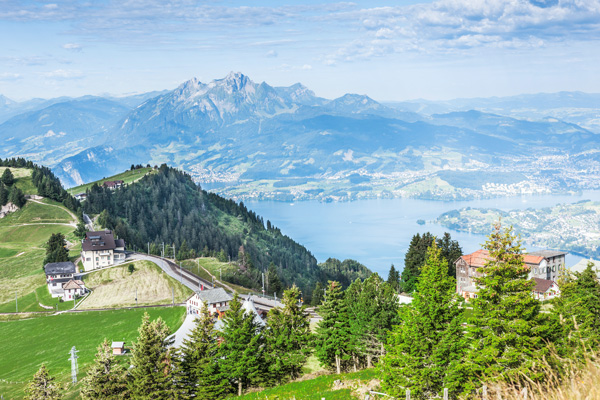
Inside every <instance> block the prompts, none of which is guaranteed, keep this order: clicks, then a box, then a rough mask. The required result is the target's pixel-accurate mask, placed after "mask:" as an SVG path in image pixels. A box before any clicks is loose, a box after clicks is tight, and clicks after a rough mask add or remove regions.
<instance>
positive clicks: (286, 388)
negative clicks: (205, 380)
mask: <svg viewBox="0 0 600 400" xmlns="http://www.w3.org/2000/svg"><path fill="white" fill-rule="evenodd" d="M377 378H378V371H377V370H376V369H366V370H363V371H359V372H353V373H348V374H340V375H322V376H319V377H317V378H314V379H308V380H304V381H300V382H292V383H288V384H285V385H281V386H278V387H275V388H271V389H266V390H263V391H260V392H255V393H249V394H246V395H244V396H241V397H238V399H240V400H275V399H277V400H288V399H289V400H291V399H298V400H300V399H302V400H321V399H322V398H326V399H327V400H348V399H364V394H362V395H361V396H358V394H357V393H356V392H354V393H353V390H352V389H351V388H350V387H352V386H362V385H366V384H367V383H369V382H371V381H372V380H374V379H377ZM338 379H339V380H341V381H342V382H344V383H345V387H344V388H342V389H339V390H333V389H332V386H333V382H334V381H336V380H338Z"/></svg>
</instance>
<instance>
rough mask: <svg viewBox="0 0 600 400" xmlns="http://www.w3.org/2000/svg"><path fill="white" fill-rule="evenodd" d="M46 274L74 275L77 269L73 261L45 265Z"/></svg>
mask: <svg viewBox="0 0 600 400" xmlns="http://www.w3.org/2000/svg"><path fill="white" fill-rule="evenodd" d="M44 272H46V275H58V274H74V273H75V272H77V269H76V268H75V264H73V263H72V262H71V261H63V262H55V263H48V264H46V265H44Z"/></svg>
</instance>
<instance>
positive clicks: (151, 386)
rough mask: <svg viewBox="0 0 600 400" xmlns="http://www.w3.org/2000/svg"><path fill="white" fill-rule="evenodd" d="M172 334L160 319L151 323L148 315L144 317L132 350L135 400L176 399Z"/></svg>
mask: <svg viewBox="0 0 600 400" xmlns="http://www.w3.org/2000/svg"><path fill="white" fill-rule="evenodd" d="M169 333H170V332H169V328H168V327H167V325H166V324H165V322H164V321H163V320H162V319H161V318H158V319H156V320H154V321H150V316H149V315H148V313H145V314H144V317H143V318H142V325H141V326H140V328H139V329H138V338H137V341H136V342H134V343H133V348H132V350H131V365H132V367H133V368H131V370H130V380H129V381H128V388H129V391H130V393H131V398H132V399H139V400H142V399H143V400H146V399H148V400H150V399H157V398H160V399H167V398H170V397H172V396H173V392H174V391H173V389H174V388H173V380H172V359H171V354H170V351H169V346H170V344H171V343H172V342H171V341H170V340H169V339H167V338H168V336H169Z"/></svg>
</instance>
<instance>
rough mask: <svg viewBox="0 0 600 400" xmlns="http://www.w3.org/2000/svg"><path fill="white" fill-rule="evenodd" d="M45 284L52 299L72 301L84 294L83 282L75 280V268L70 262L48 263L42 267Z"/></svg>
mask: <svg viewBox="0 0 600 400" xmlns="http://www.w3.org/2000/svg"><path fill="white" fill-rule="evenodd" d="M44 272H45V273H46V284H47V285H48V291H49V292H50V295H51V296H52V297H62V299H63V300H65V301H66V300H73V299H74V298H75V296H82V295H83V294H85V292H86V290H87V289H86V287H85V284H84V283H83V281H81V280H79V279H76V278H77V277H76V273H77V268H76V267H75V264H73V263H72V262H70V261H66V262H55V263H48V264H46V265H45V266H44Z"/></svg>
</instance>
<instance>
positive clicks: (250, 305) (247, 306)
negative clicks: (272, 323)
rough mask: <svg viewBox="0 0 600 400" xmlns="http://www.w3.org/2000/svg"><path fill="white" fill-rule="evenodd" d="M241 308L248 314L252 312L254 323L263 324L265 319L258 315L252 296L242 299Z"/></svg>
mask: <svg viewBox="0 0 600 400" xmlns="http://www.w3.org/2000/svg"><path fill="white" fill-rule="evenodd" d="M242 308H243V309H244V311H246V313H248V314H254V323H255V324H257V325H260V326H265V321H263V319H262V318H261V317H260V315H258V311H257V310H256V307H254V301H252V297H249V298H248V300H246V301H244V304H242Z"/></svg>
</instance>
